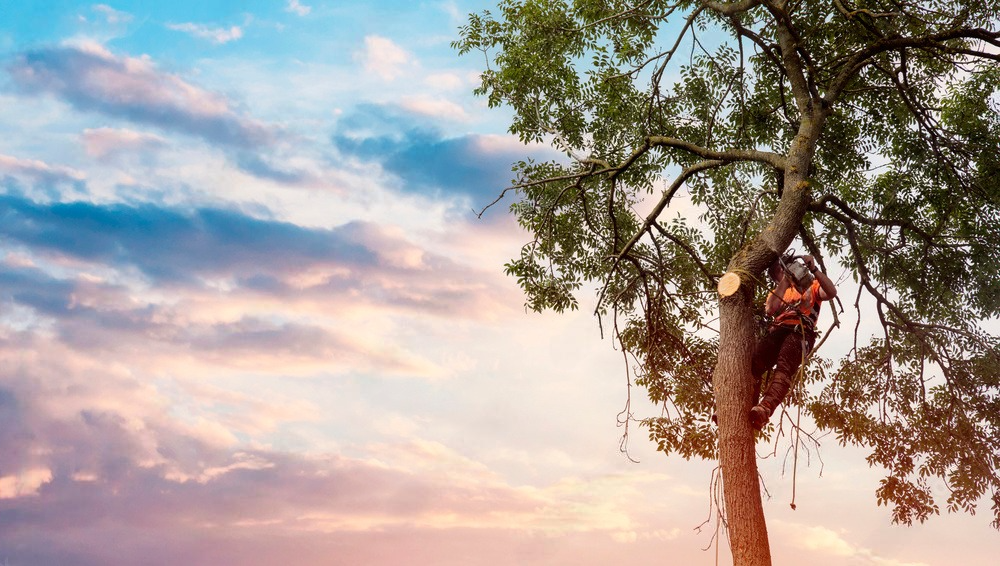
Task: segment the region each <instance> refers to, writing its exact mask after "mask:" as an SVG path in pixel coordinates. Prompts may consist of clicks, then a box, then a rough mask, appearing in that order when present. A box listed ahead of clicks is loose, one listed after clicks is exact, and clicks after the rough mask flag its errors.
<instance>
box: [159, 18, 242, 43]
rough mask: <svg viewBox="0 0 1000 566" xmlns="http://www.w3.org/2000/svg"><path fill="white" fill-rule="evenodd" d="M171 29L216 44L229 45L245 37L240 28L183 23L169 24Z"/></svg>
mask: <svg viewBox="0 0 1000 566" xmlns="http://www.w3.org/2000/svg"><path fill="white" fill-rule="evenodd" d="M167 27H168V28H169V29H172V30H174V31H182V32H184V33H187V34H190V35H193V36H194V37H197V38H200V39H207V40H209V41H211V42H212V43H215V44H219V45H221V44H223V43H229V42H230V41H235V40H237V39H239V38H241V37H243V30H242V29H241V28H240V27H239V26H232V27H230V28H228V29H226V28H213V27H209V26H206V25H203V24H194V23H190V22H187V23H183V24H167Z"/></svg>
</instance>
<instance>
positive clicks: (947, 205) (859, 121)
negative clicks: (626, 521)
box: [455, 0, 1000, 566]
mask: <svg viewBox="0 0 1000 566" xmlns="http://www.w3.org/2000/svg"><path fill="white" fill-rule="evenodd" d="M497 4H498V5H497V7H496V9H495V10H493V11H492V12H491V11H484V12H483V13H482V14H473V15H470V17H469V21H468V23H467V25H465V26H463V27H462V30H461V38H460V40H458V41H456V42H455V46H456V47H457V48H458V50H459V52H460V53H481V54H482V55H483V56H485V58H486V60H485V64H486V68H485V70H484V71H483V73H482V74H481V75H480V76H481V79H482V83H481V85H480V87H479V89H477V92H478V93H479V94H481V95H483V96H484V97H486V99H487V102H488V104H489V105H490V106H505V107H507V108H508V109H509V110H510V112H511V113H512V119H511V125H510V131H511V133H513V134H516V135H517V136H519V137H520V139H521V140H522V141H524V142H544V143H549V144H551V145H552V146H553V147H555V148H556V149H558V150H560V151H561V152H562V154H563V158H562V159H560V160H552V161H546V162H540V161H534V160H531V159H528V160H525V161H523V162H520V163H518V164H517V165H516V166H515V167H514V169H515V179H514V182H513V184H512V186H511V187H510V188H509V190H510V191H512V192H516V194H517V195H518V197H519V198H518V199H517V200H516V201H515V202H513V203H512V204H511V210H512V212H513V213H514V215H515V216H516V217H517V219H518V222H519V224H520V225H521V226H522V227H523V228H525V229H526V230H527V231H528V232H530V233H531V237H530V238H529V241H528V243H527V244H526V245H525V246H524V247H523V248H522V250H521V254H520V256H519V257H517V258H514V259H513V260H512V261H511V262H510V263H508V264H507V266H506V269H507V272H508V273H509V274H511V275H512V276H514V277H516V278H517V280H518V282H519V284H520V285H521V286H522V287H523V289H524V290H525V293H526V295H527V305H528V306H529V307H530V308H532V309H535V310H543V309H555V310H567V309H575V308H578V306H579V303H578V299H577V294H578V292H579V291H580V290H581V289H584V288H587V287H586V284H587V283H588V282H595V283H597V284H598V288H599V291H598V296H597V301H596V303H597V304H596V307H595V313H596V314H597V315H598V316H599V317H602V319H604V318H606V319H610V321H611V324H608V325H606V326H604V328H610V329H611V331H612V336H613V337H614V339H615V340H616V341H617V342H618V345H619V347H620V348H621V351H623V352H625V354H626V356H627V357H628V358H627V359H628V360H629V369H630V371H631V370H634V373H632V374H631V375H633V376H634V377H635V383H636V384H637V385H640V386H642V387H644V388H645V389H646V390H647V391H648V393H649V398H650V400H652V401H653V402H654V403H656V404H657V405H661V406H662V407H663V412H662V415H660V416H657V417H652V418H649V419H645V420H644V421H643V424H644V426H646V427H647V428H648V430H649V434H650V437H651V439H652V440H654V441H656V443H657V446H658V448H659V449H660V450H661V451H663V452H665V453H676V454H679V455H681V456H683V457H684V458H691V457H699V458H705V459H712V460H716V459H717V460H718V462H719V470H720V473H721V476H722V478H723V481H722V490H723V496H724V497H723V499H724V509H723V512H724V513H725V520H724V524H725V525H726V526H727V533H728V535H729V540H730V547H731V548H732V551H733V561H734V563H735V564H737V565H739V566H768V565H770V564H771V554H770V546H769V544H768V540H767V528H766V524H765V520H764V507H763V503H762V501H761V490H760V477H759V474H758V471H757V462H756V458H757V452H756V450H755V442H756V440H757V438H758V435H755V434H754V432H755V431H754V430H753V427H752V426H751V422H750V419H749V418H748V414H749V412H750V411H751V409H752V408H753V406H754V403H755V402H756V400H755V394H756V393H757V388H756V383H755V380H754V377H753V371H752V370H753V368H752V367H751V366H752V362H753V353H754V349H755V345H756V342H757V339H756V331H757V327H756V324H755V317H754V313H755V309H756V308H757V307H756V305H759V303H760V300H761V299H763V297H762V296H761V295H763V291H764V290H763V289H759V287H758V285H757V276H756V274H759V273H763V272H764V271H765V270H766V269H767V267H768V266H769V265H771V264H772V263H773V262H774V260H775V258H776V257H777V256H778V255H779V254H781V253H782V252H783V251H784V250H786V249H788V247H789V245H791V243H792V241H793V240H795V239H796V238H797V239H799V240H800V241H801V242H802V244H803V246H804V247H805V249H806V250H808V252H809V254H810V255H812V256H813V257H814V258H817V259H822V258H829V259H831V260H836V261H837V262H838V263H839V264H840V265H842V266H844V268H845V269H846V270H847V271H848V272H849V273H850V276H851V278H852V280H853V281H854V282H856V283H857V285H858V294H857V295H856V298H855V300H854V308H855V310H856V311H857V317H858V318H859V319H860V318H862V312H861V311H862V309H864V318H865V319H867V320H871V321H873V322H877V323H878V327H877V330H876V331H875V332H872V333H869V332H868V331H865V332H859V330H858V329H857V327H856V329H855V332H854V344H853V347H852V348H851V350H850V352H849V353H848V354H847V355H845V356H843V357H841V358H840V359H839V360H838V361H837V362H836V363H837V365H833V364H831V365H830V366H829V371H826V370H824V371H822V372H819V371H817V372H808V374H807V375H806V377H805V379H806V380H807V382H808V383H809V384H810V387H809V388H807V389H806V395H804V396H803V397H802V398H801V399H796V401H797V402H799V403H800V407H801V408H802V409H803V414H804V415H805V416H806V417H807V418H809V417H811V421H812V422H813V423H815V424H816V426H817V427H819V428H820V429H823V430H829V431H832V432H833V433H835V435H836V438H837V439H838V441H839V442H841V443H844V444H855V445H860V446H865V447H867V448H869V449H870V450H871V455H870V456H869V458H868V462H869V463H870V464H872V465H873V466H878V467H880V468H882V469H883V470H884V471H885V473H886V475H885V478H884V479H883V480H882V481H881V482H880V484H879V486H878V488H877V489H876V491H875V496H876V500H877V501H878V503H879V504H882V505H889V506H891V507H892V517H893V520H894V521H896V522H900V523H903V524H912V523H913V522H914V521H917V522H923V521H924V520H926V519H927V518H928V517H930V516H932V515H936V514H938V513H940V511H941V509H942V508H945V509H947V510H948V511H967V512H970V513H972V512H975V510H976V507H977V506H978V505H979V504H980V503H981V502H984V503H987V504H988V505H991V510H992V513H991V515H992V517H993V519H994V520H993V524H994V525H995V526H997V527H998V528H1000V335H998V334H997V333H996V332H995V331H993V330H991V327H990V324H992V322H991V321H995V320H997V319H998V318H1000V278H998V277H997V273H1000V244H998V242H1000V222H998V221H997V219H998V218H1000V183H998V179H1000V152H997V147H1000V65H998V63H1000V4H998V3H997V2H983V1H982V0H870V1H869V0H865V1H861V0H832V1H830V0H796V1H794V2H792V1H789V0H732V1H728V0H573V1H572V2H571V1H569V0H497ZM774 180H777V183H775V182H774ZM505 192H507V191H505ZM657 196H658V197H659V198H658V199H657ZM498 200H499V199H498ZM650 205H651V208H650ZM692 212H694V214H697V215H698V217H697V218H692V216H693V214H692ZM759 291H761V292H759ZM828 291H829V290H828ZM817 296H818V293H817ZM706 321H717V327H716V325H710V324H709V323H708V322H706ZM633 361H634V362H635V363H632V362H633ZM713 405H714V407H716V409H717V413H718V426H717V427H713V426H712V425H711V423H710V422H708V419H705V418H704V417H705V415H706V414H707V413H708V412H709V411H710V410H711V407H713ZM625 414H626V415H627V417H629V418H630V417H631V413H630V412H629V411H628V410H626V411H625ZM797 438H798V437H797ZM938 483H942V484H944V486H945V489H944V490H939V489H935V486H936V485H937V484H938Z"/></svg>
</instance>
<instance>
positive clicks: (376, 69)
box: [357, 35, 414, 81]
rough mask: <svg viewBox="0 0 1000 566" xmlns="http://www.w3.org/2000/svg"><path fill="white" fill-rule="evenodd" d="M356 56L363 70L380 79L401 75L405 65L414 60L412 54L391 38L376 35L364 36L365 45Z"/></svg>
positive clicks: (387, 79) (390, 79)
mask: <svg viewBox="0 0 1000 566" xmlns="http://www.w3.org/2000/svg"><path fill="white" fill-rule="evenodd" d="M357 57H358V58H359V59H360V60H361V63H362V65H364V68H365V71H367V72H369V73H374V74H376V75H378V76H379V77H380V78H381V79H382V80H385V81H392V80H395V79H396V78H398V77H399V76H401V75H402V74H403V72H404V70H405V67H406V66H407V65H410V64H412V63H413V62H414V59H413V56H412V55H410V54H409V53H407V52H406V51H405V50H404V49H403V48H401V47H400V46H398V45H396V44H395V43H394V42H393V41H392V40H391V39H388V38H385V37H381V36H378V35H369V36H366V37H365V47H364V50H363V51H362V52H360V53H359V54H358V55H357Z"/></svg>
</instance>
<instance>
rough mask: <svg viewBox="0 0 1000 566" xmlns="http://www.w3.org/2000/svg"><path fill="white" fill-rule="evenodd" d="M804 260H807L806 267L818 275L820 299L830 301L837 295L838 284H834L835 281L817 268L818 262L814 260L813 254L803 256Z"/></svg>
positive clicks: (814, 274)
mask: <svg viewBox="0 0 1000 566" xmlns="http://www.w3.org/2000/svg"><path fill="white" fill-rule="evenodd" d="M802 261H804V262H805V264H806V267H808V268H809V271H811V272H812V274H813V276H815V277H816V281H819V300H821V301H829V300H831V299H833V298H834V297H836V296H837V286H836V285H834V284H833V281H832V280H831V279H830V278H829V277H827V276H826V273H823V272H822V271H820V270H819V269H817V268H816V262H815V261H814V260H813V256H811V255H807V256H802Z"/></svg>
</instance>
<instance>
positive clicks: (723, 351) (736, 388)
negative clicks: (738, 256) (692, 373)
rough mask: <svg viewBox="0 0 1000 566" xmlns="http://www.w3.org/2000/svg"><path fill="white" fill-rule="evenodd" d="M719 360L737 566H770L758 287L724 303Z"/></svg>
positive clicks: (725, 474)
mask: <svg viewBox="0 0 1000 566" xmlns="http://www.w3.org/2000/svg"><path fill="white" fill-rule="evenodd" d="M720 314H721V326H720V329H719V330H720V334H719V360H718V363H717V365H716V368H715V377H714V385H715V397H716V405H717V407H718V409H717V412H718V417H719V464H720V466H721V467H722V482H723V483H722V489H723V497H724V498H725V505H726V517H727V522H728V524H729V525H730V528H729V541H730V545H731V547H732V551H733V563H734V564H736V565H738V566H770V564H771V550H770V547H769V545H768V539H767V525H766V523H765V522H764V508H763V504H762V503H761V496H760V481H759V479H758V474H757V453H756V450H755V448H754V446H755V442H754V432H753V429H752V428H751V427H750V418H749V414H750V407H751V406H752V403H753V397H754V391H753V390H754V383H753V377H752V375H751V373H750V360H751V358H752V356H753V349H754V346H755V345H756V332H755V331H754V319H753V285H747V284H745V285H741V286H740V289H739V290H738V291H737V292H736V293H734V294H733V295H731V296H729V297H726V298H723V299H722V300H721V301H720Z"/></svg>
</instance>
